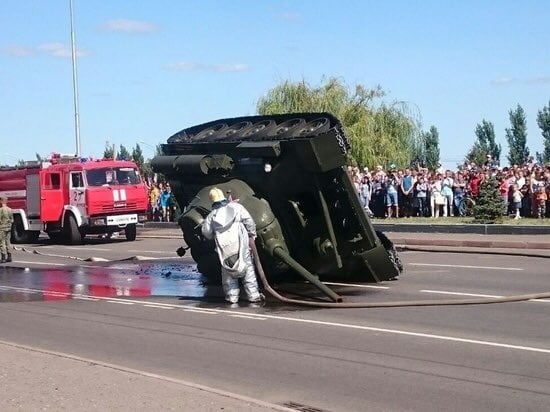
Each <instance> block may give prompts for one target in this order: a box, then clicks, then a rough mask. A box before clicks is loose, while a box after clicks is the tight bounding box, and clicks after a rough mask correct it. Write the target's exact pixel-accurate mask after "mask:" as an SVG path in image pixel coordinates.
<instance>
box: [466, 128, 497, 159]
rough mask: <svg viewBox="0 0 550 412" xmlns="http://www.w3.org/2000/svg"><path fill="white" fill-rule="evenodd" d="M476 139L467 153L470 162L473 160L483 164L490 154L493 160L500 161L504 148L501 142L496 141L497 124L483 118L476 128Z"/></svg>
mask: <svg viewBox="0 0 550 412" xmlns="http://www.w3.org/2000/svg"><path fill="white" fill-rule="evenodd" d="M475 134H476V141H475V142H474V145H473V146H472V148H471V149H470V151H469V152H468V154H467V155H466V160H467V161H468V162H473V163H475V164H476V165H480V166H481V165H482V164H483V163H485V161H486V159H487V155H488V154H490V155H491V156H492V158H493V160H494V161H495V162H496V163H497V164H499V163H500V152H501V150H502V148H501V146H500V144H497V143H496V142H495V126H494V125H493V123H491V122H489V121H487V120H485V119H483V120H482V121H481V123H478V124H477V126H476V128H475Z"/></svg>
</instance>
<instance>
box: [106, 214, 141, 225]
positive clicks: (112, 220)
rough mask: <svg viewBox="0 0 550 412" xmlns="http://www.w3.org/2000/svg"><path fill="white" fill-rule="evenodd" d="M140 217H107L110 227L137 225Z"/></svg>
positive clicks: (135, 215)
mask: <svg viewBox="0 0 550 412" xmlns="http://www.w3.org/2000/svg"><path fill="white" fill-rule="evenodd" d="M137 222H138V216H137V214H134V215H118V216H107V224H108V225H127V224H129V223H137Z"/></svg>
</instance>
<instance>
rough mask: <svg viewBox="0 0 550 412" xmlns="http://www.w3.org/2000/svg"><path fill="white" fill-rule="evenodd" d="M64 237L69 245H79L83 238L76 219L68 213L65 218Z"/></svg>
mask: <svg viewBox="0 0 550 412" xmlns="http://www.w3.org/2000/svg"><path fill="white" fill-rule="evenodd" d="M64 230H65V239H66V240H67V243H69V244H70V245H81V244H82V241H83V240H84V236H82V234H81V233H80V230H79V229H78V225H77V224H76V219H75V217H74V216H73V215H69V216H68V217H66V218H65V227H64Z"/></svg>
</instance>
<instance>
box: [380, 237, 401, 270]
mask: <svg viewBox="0 0 550 412" xmlns="http://www.w3.org/2000/svg"><path fill="white" fill-rule="evenodd" d="M376 236H378V239H380V242H381V243H382V246H384V248H385V249H386V251H387V252H388V256H389V257H390V260H391V262H392V263H393V266H394V267H395V269H396V270H397V272H398V273H401V272H403V263H402V262H401V259H399V255H398V254H397V250H395V246H393V243H392V241H391V240H390V239H388V237H387V236H386V235H385V234H383V233H382V232H380V231H379V230H377V231H376Z"/></svg>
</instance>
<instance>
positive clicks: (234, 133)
mask: <svg viewBox="0 0 550 412" xmlns="http://www.w3.org/2000/svg"><path fill="white" fill-rule="evenodd" d="M251 126H252V122H239V123H235V124H233V125H231V126H229V127H228V128H227V129H224V130H223V131H222V132H221V133H220V134H219V135H217V136H214V137H213V139H212V140H213V141H214V140H215V141H225V140H233V139H237V138H239V137H240V135H241V134H242V133H243V132H244V131H245V130H246V129H248V128H250V127H251Z"/></svg>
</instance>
